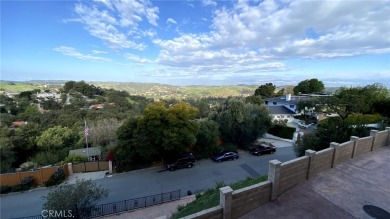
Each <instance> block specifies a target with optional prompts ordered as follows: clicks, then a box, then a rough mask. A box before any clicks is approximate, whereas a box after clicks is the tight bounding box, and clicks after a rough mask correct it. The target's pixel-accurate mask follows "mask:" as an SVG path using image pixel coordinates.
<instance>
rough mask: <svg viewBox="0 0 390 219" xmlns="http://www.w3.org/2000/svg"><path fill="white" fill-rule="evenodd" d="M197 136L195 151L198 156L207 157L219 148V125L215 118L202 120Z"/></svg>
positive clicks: (199, 122)
mask: <svg viewBox="0 0 390 219" xmlns="http://www.w3.org/2000/svg"><path fill="white" fill-rule="evenodd" d="M198 124H199V132H198V135H197V136H196V145H195V152H196V155H197V156H198V157H202V158H207V157H209V156H210V155H211V154H212V153H214V152H215V151H216V150H217V147H216V146H217V140H218V138H219V125H218V123H216V122H215V121H213V120H205V119H204V120H200V121H198Z"/></svg>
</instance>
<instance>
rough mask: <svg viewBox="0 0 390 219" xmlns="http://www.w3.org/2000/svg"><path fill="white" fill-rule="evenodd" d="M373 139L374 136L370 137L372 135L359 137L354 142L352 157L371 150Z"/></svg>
mask: <svg viewBox="0 0 390 219" xmlns="http://www.w3.org/2000/svg"><path fill="white" fill-rule="evenodd" d="M373 140H374V137H372V136H368V137H364V138H359V139H358V140H357V141H356V142H355V150H354V155H353V157H356V156H359V155H361V154H364V153H366V152H369V151H371V148H372V142H373Z"/></svg>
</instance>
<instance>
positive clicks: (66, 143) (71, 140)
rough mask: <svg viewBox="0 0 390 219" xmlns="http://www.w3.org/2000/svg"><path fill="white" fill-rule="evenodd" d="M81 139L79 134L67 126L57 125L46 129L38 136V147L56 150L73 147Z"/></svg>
mask: <svg viewBox="0 0 390 219" xmlns="http://www.w3.org/2000/svg"><path fill="white" fill-rule="evenodd" d="M78 139H79V135H78V134H77V133H76V132H74V131H73V130H72V129H70V128H67V127H61V126H55V127H53V128H49V129H47V130H46V131H44V132H43V133H42V134H41V135H40V136H38V137H37V139H36V140H37V145H38V147H40V148H42V149H44V150H48V151H55V150H58V149H63V148H67V147H72V146H73V145H74V144H75V143H76V142H77V141H78Z"/></svg>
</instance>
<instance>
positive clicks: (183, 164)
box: [167, 153, 196, 171]
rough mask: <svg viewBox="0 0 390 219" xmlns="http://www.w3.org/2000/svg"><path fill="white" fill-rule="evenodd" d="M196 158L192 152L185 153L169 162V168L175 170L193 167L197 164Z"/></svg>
mask: <svg viewBox="0 0 390 219" xmlns="http://www.w3.org/2000/svg"><path fill="white" fill-rule="evenodd" d="M195 163H196V160H195V157H194V155H193V154H192V153H187V154H183V155H182V156H181V157H180V158H179V159H177V160H175V161H172V162H168V163H167V169H168V170H170V171H174V170H176V169H180V168H191V167H193V166H194V165H195Z"/></svg>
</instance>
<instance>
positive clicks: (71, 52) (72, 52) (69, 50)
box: [53, 46, 111, 62]
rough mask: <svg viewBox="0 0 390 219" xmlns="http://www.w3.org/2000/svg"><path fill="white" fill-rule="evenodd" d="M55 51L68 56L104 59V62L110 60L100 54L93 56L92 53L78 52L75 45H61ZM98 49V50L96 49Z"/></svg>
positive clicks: (96, 59)
mask: <svg viewBox="0 0 390 219" xmlns="http://www.w3.org/2000/svg"><path fill="white" fill-rule="evenodd" d="M53 50H54V51H57V52H59V53H62V54H64V55H66V56H71V57H75V58H78V59H82V60H93V61H103V62H110V61H111V60H110V59H107V58H103V57H99V56H92V55H85V54H82V53H80V52H78V51H77V50H76V49H75V48H73V47H68V46H59V47H56V48H54V49H53ZM95 51H96V50H95Z"/></svg>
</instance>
